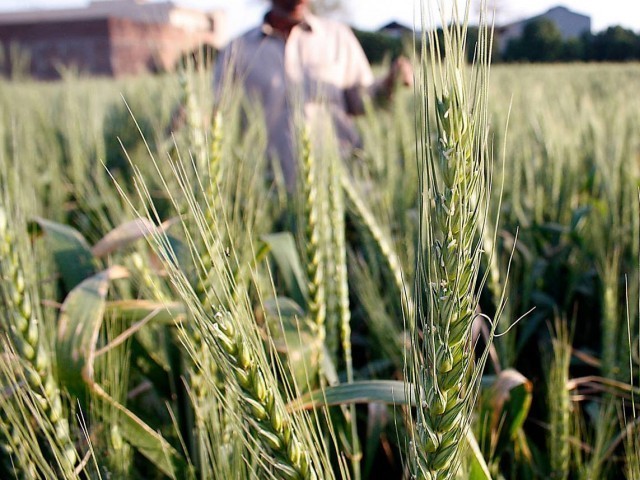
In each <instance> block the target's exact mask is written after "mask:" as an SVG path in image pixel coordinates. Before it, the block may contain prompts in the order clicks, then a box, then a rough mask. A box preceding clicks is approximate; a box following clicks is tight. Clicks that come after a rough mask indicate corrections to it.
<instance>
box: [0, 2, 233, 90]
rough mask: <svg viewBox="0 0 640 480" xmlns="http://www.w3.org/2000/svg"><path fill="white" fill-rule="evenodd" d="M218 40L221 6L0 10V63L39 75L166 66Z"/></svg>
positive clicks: (152, 69) (104, 72)
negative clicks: (216, 8) (205, 8)
mask: <svg viewBox="0 0 640 480" xmlns="http://www.w3.org/2000/svg"><path fill="white" fill-rule="evenodd" d="M225 41H226V32H225V22H224V16H223V14H222V12H217V11H216V12H203V11H199V10H195V9H188V8H182V7H178V6H176V5H175V4H174V3H173V2H170V1H167V2H160V3H148V2H146V0H94V1H92V2H91V3H90V4H89V6H88V7H86V8H76V9H60V10H32V11H22V12H12V13H3V14H0V47H1V49H2V52H0V59H2V60H3V61H2V69H1V71H3V72H4V73H5V74H9V75H10V74H15V73H16V72H17V70H18V69H20V70H23V72H22V73H28V74H30V75H32V76H33V77H35V78H40V79H52V78H57V77H59V76H60V72H61V70H63V69H65V68H67V69H68V68H73V69H77V70H78V71H80V72H82V73H89V74H94V75H109V76H116V77H117V76H122V75H131V74H139V73H145V72H157V71H171V70H173V69H174V68H175V67H176V65H177V64H178V63H179V61H180V60H181V59H182V58H183V57H184V56H186V55H189V54H190V53H192V52H195V51H198V50H201V49H211V48H220V47H221V46H222V45H223V44H224V42H225Z"/></svg>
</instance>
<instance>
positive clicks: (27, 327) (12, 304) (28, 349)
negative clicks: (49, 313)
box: [0, 205, 77, 470]
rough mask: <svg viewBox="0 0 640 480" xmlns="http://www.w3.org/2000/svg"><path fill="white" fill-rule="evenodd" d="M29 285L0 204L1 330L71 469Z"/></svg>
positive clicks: (71, 449)
mask: <svg viewBox="0 0 640 480" xmlns="http://www.w3.org/2000/svg"><path fill="white" fill-rule="evenodd" d="M28 285H29V282H28V281H27V275H26V272H25V271H24V269H23V264H22V261H21V255H20V249H19V242H18V240H17V237H16V233H15V232H14V231H13V228H12V224H11V219H10V218H9V215H8V213H7V210H5V209H4V208H3V206H2V205H0V301H1V305H2V308H1V309H0V327H1V328H2V330H4V331H5V332H6V333H7V336H8V339H9V342H10V344H11V348H12V349H13V350H14V351H15V354H16V355H17V356H18V357H19V358H20V360H21V364H22V366H23V368H24V379H25V380H26V382H27V384H28V386H29V388H30V390H31V391H32V392H33V395H34V396H35V398H36V399H37V400H38V403H39V404H40V406H41V408H42V412H43V414H44V415H45V416H46V418H47V420H48V421H49V422H50V423H51V425H52V426H53V428H54V430H55V439H56V442H57V444H58V447H59V450H60V451H61V452H62V454H63V457H64V458H61V459H59V461H60V462H63V463H64V465H62V467H63V469H64V470H72V469H73V465H74V464H75V462H76V460H77V454H76V449H75V446H74V444H73V441H72V440H71V434H70V431H69V423H68V421H67V418H66V417H65V416H64V414H63V408H62V399H61V395H60V390H59V388H58V383H57V381H56V379H55V377H54V375H53V364H52V363H51V361H50V360H51V352H49V351H48V350H47V342H46V339H45V338H44V337H45V332H44V331H43V330H44V324H43V323H42V321H41V320H42V319H41V314H40V310H39V300H38V298H37V297H36V292H35V291H31V290H30V289H29V288H28ZM15 447H19V446H15V445H14V448H15Z"/></svg>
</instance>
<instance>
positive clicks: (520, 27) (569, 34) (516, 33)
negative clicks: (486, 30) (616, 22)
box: [496, 6, 591, 51]
mask: <svg viewBox="0 0 640 480" xmlns="http://www.w3.org/2000/svg"><path fill="white" fill-rule="evenodd" d="M541 19H547V20H551V21H552V22H553V23H554V24H555V25H556V26H557V27H558V30H559V31H560V33H561V34H562V38H563V40H569V39H570V38H577V37H579V36H580V35H582V34H583V33H585V32H587V33H590V32H591V17H589V16H587V15H583V14H581V13H576V12H572V11H571V10H569V9H568V8H566V7H562V6H558V7H554V8H552V9H550V10H548V11H547V12H545V13H542V14H540V15H536V16H535V17H531V18H526V19H523V20H519V21H517V22H514V23H510V24H508V25H504V26H502V27H498V28H497V29H496V30H497V41H498V44H499V48H500V50H501V51H503V50H504V49H505V48H506V46H507V45H508V43H509V41H510V40H513V39H517V38H520V36H522V32H523V31H524V27H525V26H526V25H527V24H528V23H530V22H533V21H535V20H541Z"/></svg>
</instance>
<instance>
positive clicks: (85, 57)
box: [0, 20, 112, 79]
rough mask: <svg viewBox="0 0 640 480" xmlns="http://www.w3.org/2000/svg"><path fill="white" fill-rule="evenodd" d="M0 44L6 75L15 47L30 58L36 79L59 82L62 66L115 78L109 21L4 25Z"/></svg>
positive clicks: (8, 71)
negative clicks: (110, 53) (59, 68)
mask: <svg viewBox="0 0 640 480" xmlns="http://www.w3.org/2000/svg"><path fill="white" fill-rule="evenodd" d="M0 43H1V44H2V46H3V47H4V60H5V61H4V62H3V63H4V66H3V70H4V73H5V74H7V73H10V72H11V56H12V53H10V50H12V48H11V47H10V45H12V44H13V45H14V49H15V48H16V46H17V48H18V49H19V51H21V52H22V53H23V54H26V55H28V57H29V59H30V72H31V75H33V76H34V77H36V78H41V79H53V78H58V77H59V76H60V75H59V70H58V67H59V66H61V65H64V66H66V67H74V68H78V69H79V70H80V71H81V72H86V73H92V74H97V75H111V74H112V69H111V62H110V55H109V50H110V45H109V29H108V23H107V21H106V20H84V21H82V22H74V21H68V22H46V23H26V24H15V25H2V28H0Z"/></svg>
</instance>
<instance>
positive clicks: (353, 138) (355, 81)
mask: <svg viewBox="0 0 640 480" xmlns="http://www.w3.org/2000/svg"><path fill="white" fill-rule="evenodd" d="M229 73H230V74H231V75H230V76H231V78H233V79H234V80H235V81H239V82H241V84H242V85H243V87H244V90H245V93H246V94H247V95H248V96H249V98H254V99H256V100H257V101H259V102H260V104H261V106H262V109H263V111H264V115H265V120H266V125H267V129H268V151H269V155H270V156H271V157H273V156H276V157H277V158H278V159H279V160H280V165H281V167H282V172H283V175H284V179H285V182H286V184H287V187H288V188H289V189H291V188H292V187H293V185H295V181H296V175H297V173H296V172H297V160H296V159H297V153H296V148H295V144H296V135H297V133H296V131H295V129H294V116H295V115H296V112H297V111H296V108H295V106H296V105H299V106H300V107H301V108H302V112H303V115H304V120H305V122H307V123H308V124H310V125H319V124H320V123H321V122H322V120H320V118H321V117H326V116H327V115H326V114H328V117H329V118H330V119H331V122H330V123H331V124H332V125H333V129H334V131H335V134H336V136H337V139H338V142H339V146H340V150H341V152H343V153H346V152H349V151H351V150H352V149H353V147H355V146H358V145H359V144H360V139H359V136H358V133H357V131H356V129H355V126H354V124H353V122H352V120H351V118H350V117H349V115H350V114H354V113H361V112H362V108H363V106H362V104H363V97H362V95H363V93H364V92H365V91H366V90H370V89H371V88H372V86H373V84H374V78H373V74H372V72H371V67H370V65H369V62H368V61H367V58H366V57H365V54H364V52H363V51H362V48H361V46H360V44H359V42H358V40H357V39H356V38H355V36H354V34H353V32H352V31H351V29H350V28H349V27H347V26H346V25H343V24H341V23H338V22H335V21H331V20H327V19H322V18H319V17H316V16H314V15H310V14H309V15H307V16H306V17H305V20H304V21H303V22H302V23H300V24H298V25H296V26H294V27H293V29H292V30H291V33H290V34H289V37H288V38H287V39H286V41H285V39H284V38H283V37H282V35H280V34H278V33H277V32H275V31H274V30H273V28H272V27H271V26H270V25H268V24H267V23H266V22H265V23H264V24H263V25H262V26H260V27H257V28H254V29H252V30H249V31H248V32H247V33H245V34H244V35H242V36H241V37H239V38H237V39H236V40H234V41H232V42H231V43H230V44H229V45H228V46H227V47H226V48H225V49H224V50H223V52H222V53H221V55H220V56H219V57H218V60H217V62H216V70H215V76H214V84H215V88H216V92H217V93H219V92H221V91H222V90H221V85H222V83H223V81H222V80H223V79H225V78H227V74H229ZM317 133H318V132H315V131H312V134H313V135H315V134H317Z"/></svg>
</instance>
